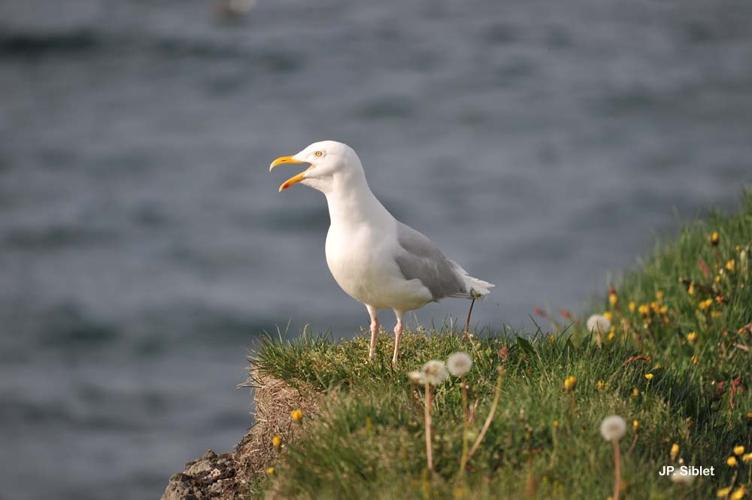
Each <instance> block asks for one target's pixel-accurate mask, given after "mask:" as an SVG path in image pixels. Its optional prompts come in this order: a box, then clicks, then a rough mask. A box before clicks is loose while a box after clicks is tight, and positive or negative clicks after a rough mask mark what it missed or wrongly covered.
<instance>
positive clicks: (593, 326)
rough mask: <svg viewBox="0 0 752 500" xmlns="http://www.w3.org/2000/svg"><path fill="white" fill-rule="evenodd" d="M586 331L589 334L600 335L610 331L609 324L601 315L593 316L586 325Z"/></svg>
mask: <svg viewBox="0 0 752 500" xmlns="http://www.w3.org/2000/svg"><path fill="white" fill-rule="evenodd" d="M586 326H587V331H589V332H590V333H600V334H601V335H602V334H604V333H606V332H608V331H609V330H610V329H611V322H610V321H609V320H608V318H606V317H605V316H603V315H602V314H593V315H592V316H590V317H589V318H588V320H587V323H586Z"/></svg>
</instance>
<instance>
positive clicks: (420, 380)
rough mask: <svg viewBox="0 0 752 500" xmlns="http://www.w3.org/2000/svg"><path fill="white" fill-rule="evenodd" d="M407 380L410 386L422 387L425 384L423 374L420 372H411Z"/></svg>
mask: <svg viewBox="0 0 752 500" xmlns="http://www.w3.org/2000/svg"><path fill="white" fill-rule="evenodd" d="M407 378H408V380H409V381H410V383H411V384H420V385H423V384H425V383H426V377H424V376H423V372H422V371H420V370H413V371H411V372H410V373H408V374H407Z"/></svg>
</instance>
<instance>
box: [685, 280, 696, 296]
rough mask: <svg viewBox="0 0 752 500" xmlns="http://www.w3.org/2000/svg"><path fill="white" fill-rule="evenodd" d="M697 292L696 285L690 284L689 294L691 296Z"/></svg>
mask: <svg viewBox="0 0 752 500" xmlns="http://www.w3.org/2000/svg"><path fill="white" fill-rule="evenodd" d="M696 291H697V290H696V289H695V284H694V283H690V284H689V287H688V288H687V293H688V294H690V295H694V294H695V292H696Z"/></svg>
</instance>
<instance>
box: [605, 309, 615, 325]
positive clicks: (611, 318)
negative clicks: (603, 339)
mask: <svg viewBox="0 0 752 500" xmlns="http://www.w3.org/2000/svg"><path fill="white" fill-rule="evenodd" d="M603 317H604V318H606V319H607V320H608V322H609V323H610V322H611V321H613V319H614V315H613V313H612V312H611V311H606V312H604V313H603Z"/></svg>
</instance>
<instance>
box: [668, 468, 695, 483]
mask: <svg viewBox="0 0 752 500" xmlns="http://www.w3.org/2000/svg"><path fill="white" fill-rule="evenodd" d="M694 480H695V476H693V475H691V474H689V473H687V472H686V471H684V472H682V471H681V469H679V470H677V471H674V472H673V473H672V474H671V482H673V483H676V484H692V481H694Z"/></svg>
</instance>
